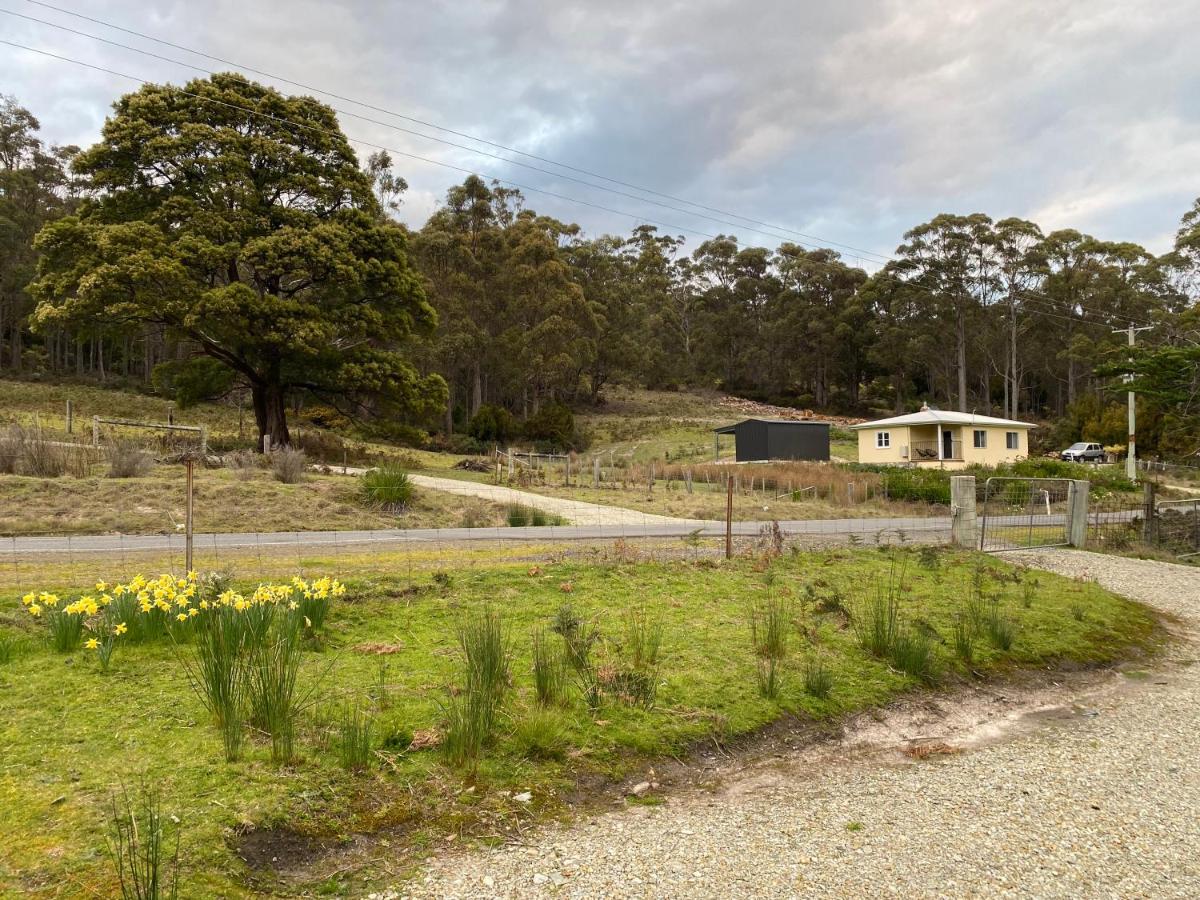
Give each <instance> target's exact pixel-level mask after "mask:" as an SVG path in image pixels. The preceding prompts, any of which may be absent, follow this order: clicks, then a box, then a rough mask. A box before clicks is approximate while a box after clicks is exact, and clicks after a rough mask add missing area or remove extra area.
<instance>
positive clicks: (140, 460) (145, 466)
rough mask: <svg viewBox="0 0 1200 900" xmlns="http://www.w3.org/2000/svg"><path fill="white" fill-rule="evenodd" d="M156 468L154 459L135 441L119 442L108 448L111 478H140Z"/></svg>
mask: <svg viewBox="0 0 1200 900" xmlns="http://www.w3.org/2000/svg"><path fill="white" fill-rule="evenodd" d="M152 468H154V457H152V456H151V455H150V454H149V453H147V452H146V451H145V450H143V449H142V448H141V447H139V446H138V445H137V443H136V442H134V441H129V440H117V441H113V443H112V444H110V445H109V447H108V477H109V478H140V477H141V476H143V475H145V474H147V473H148V472H149V471H150V470H151V469H152Z"/></svg>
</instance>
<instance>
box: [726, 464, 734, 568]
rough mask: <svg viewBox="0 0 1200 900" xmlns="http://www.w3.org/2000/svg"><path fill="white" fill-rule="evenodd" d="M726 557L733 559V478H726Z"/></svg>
mask: <svg viewBox="0 0 1200 900" xmlns="http://www.w3.org/2000/svg"><path fill="white" fill-rule="evenodd" d="M725 558H726V559H733V479H732V478H726V479H725Z"/></svg>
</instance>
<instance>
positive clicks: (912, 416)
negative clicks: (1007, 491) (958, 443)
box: [850, 409, 1037, 431]
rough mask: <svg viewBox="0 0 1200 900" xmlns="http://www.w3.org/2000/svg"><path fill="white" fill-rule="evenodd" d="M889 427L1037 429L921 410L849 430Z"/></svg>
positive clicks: (1012, 421) (989, 418) (970, 415)
mask: <svg viewBox="0 0 1200 900" xmlns="http://www.w3.org/2000/svg"><path fill="white" fill-rule="evenodd" d="M891 425H1003V426H1005V427H1007V428H1037V425H1035V424H1033V423H1032V422H1018V421H1017V420H1016V419H998V418H996V417H995V416H980V415H977V414H976V413H964V412H953V411H951V410H947V409H923V410H921V411H920V412H915V413H909V414H908V415H905V416H893V417H892V418H890V419H876V420H875V421H874V422H862V423H860V424H858V425H851V426H850V428H851V429H852V430H854V431H858V430H861V429H863V428H883V427H886V426H891Z"/></svg>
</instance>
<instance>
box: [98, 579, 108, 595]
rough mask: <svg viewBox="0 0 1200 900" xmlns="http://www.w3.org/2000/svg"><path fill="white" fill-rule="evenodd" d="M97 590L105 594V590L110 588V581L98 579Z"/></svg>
mask: <svg viewBox="0 0 1200 900" xmlns="http://www.w3.org/2000/svg"><path fill="white" fill-rule="evenodd" d="M96 590H98V591H99V592H100V593H102V594H103V593H104V592H105V591H107V590H108V583H107V582H104V581H97V582H96Z"/></svg>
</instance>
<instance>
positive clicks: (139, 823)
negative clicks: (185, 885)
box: [107, 784, 180, 900]
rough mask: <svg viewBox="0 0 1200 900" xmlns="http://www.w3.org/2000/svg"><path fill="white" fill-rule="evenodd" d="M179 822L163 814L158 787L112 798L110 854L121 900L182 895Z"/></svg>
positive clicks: (156, 899)
mask: <svg viewBox="0 0 1200 900" xmlns="http://www.w3.org/2000/svg"><path fill="white" fill-rule="evenodd" d="M177 822H178V820H174V819H173V817H171V816H167V815H164V814H163V811H162V804H161V802H160V799H159V793H158V789H157V788H155V787H151V786H149V785H146V784H143V785H142V786H141V787H140V788H139V789H138V790H137V792H136V793H135V794H134V796H130V794H129V791H128V790H127V789H125V788H122V790H121V793H120V794H118V795H117V796H115V797H113V801H112V814H111V816H110V817H109V823H108V826H109V830H108V835H107V838H108V853H109V857H110V858H111V859H112V863H113V867H114V868H115V869H116V872H117V882H118V884H119V885H120V886H121V898H122V900H163V898H172V900H173V898H175V897H177V896H178V895H179V830H180V829H179V825H178V824H177ZM172 838H173V839H174V840H172Z"/></svg>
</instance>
